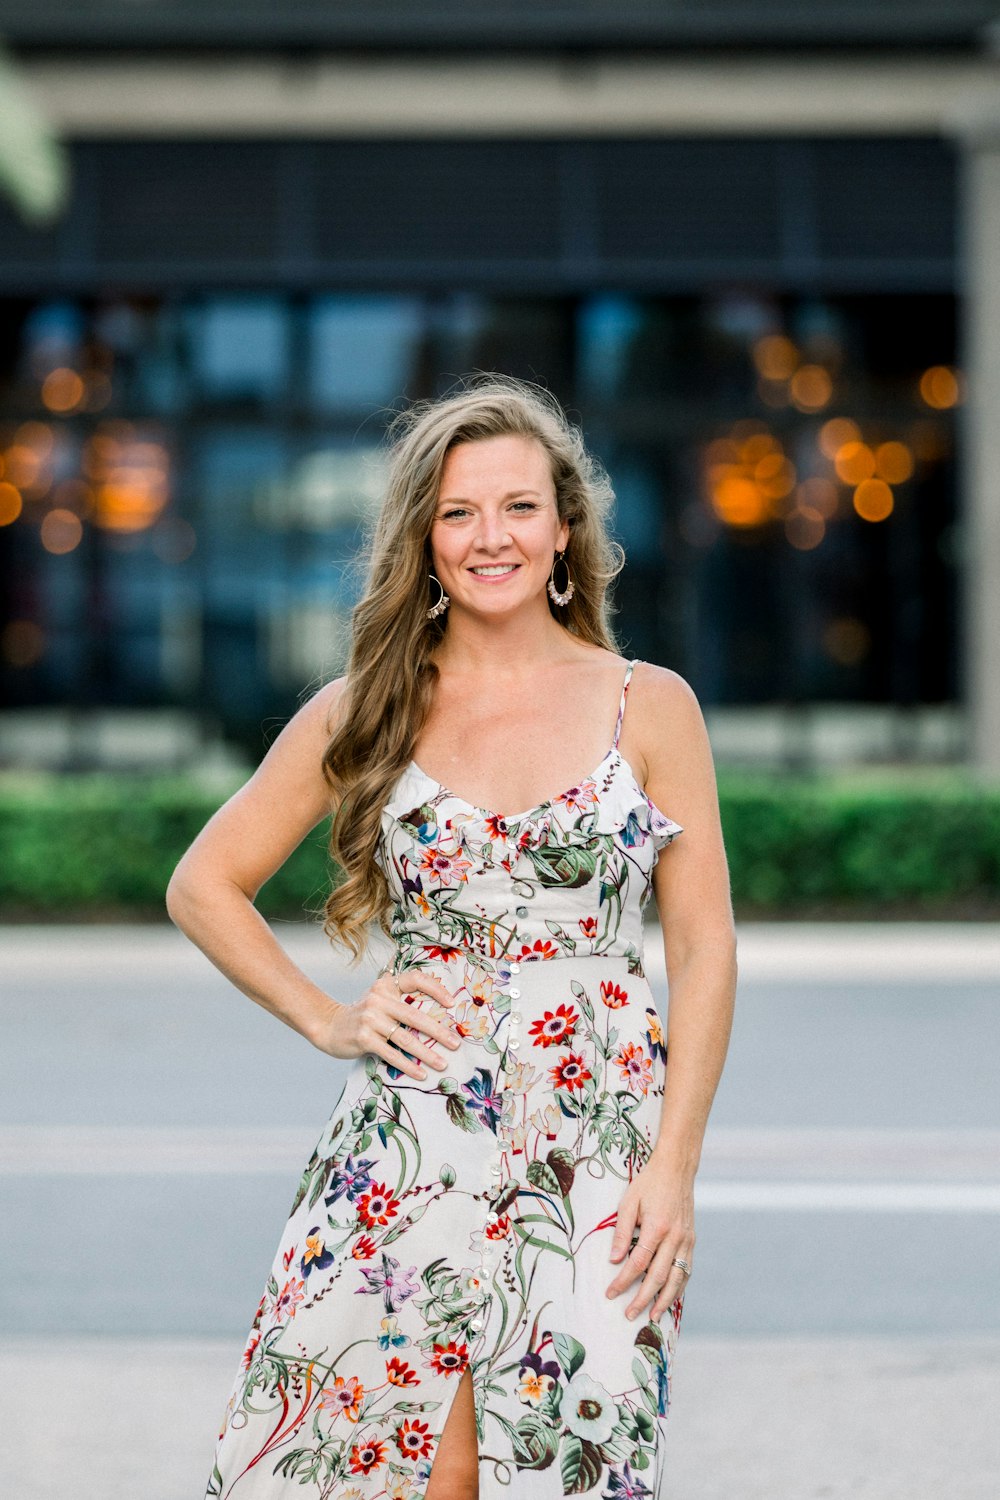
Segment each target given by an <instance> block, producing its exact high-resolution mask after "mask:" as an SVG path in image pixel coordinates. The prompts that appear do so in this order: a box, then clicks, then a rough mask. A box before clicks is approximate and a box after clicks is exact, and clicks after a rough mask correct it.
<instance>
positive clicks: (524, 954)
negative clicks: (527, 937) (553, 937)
mask: <svg viewBox="0 0 1000 1500" xmlns="http://www.w3.org/2000/svg"><path fill="white" fill-rule="evenodd" d="M558 954H559V950H558V948H557V947H556V945H555V943H550V942H549V940H548V938H536V940H535V942H533V943H531V944H530V945H529V944H528V943H525V944H524V946H523V947H522V949H521V951H520V953H518V954H517V955H516V960H517V962H518V963H519V964H526V963H530V962H531V960H532V959H533V958H557V957H558Z"/></svg>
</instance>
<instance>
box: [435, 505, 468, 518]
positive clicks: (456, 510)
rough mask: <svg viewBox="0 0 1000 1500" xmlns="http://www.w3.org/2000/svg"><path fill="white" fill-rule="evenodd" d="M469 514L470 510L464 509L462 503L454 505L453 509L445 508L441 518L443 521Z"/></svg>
mask: <svg viewBox="0 0 1000 1500" xmlns="http://www.w3.org/2000/svg"><path fill="white" fill-rule="evenodd" d="M467 515H468V511H467V510H463V509H462V507H461V506H460V505H456V506H454V507H452V509H451V510H443V511H442V512H441V520H442V521H453V520H454V519H455V518H456V516H467Z"/></svg>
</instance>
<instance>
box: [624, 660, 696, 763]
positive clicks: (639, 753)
mask: <svg viewBox="0 0 1000 1500" xmlns="http://www.w3.org/2000/svg"><path fill="white" fill-rule="evenodd" d="M625 729H626V731H627V736H628V738H627V743H628V744H629V745H630V746H631V747H632V748H633V753H634V755H635V758H636V760H637V761H638V762H639V765H638V766H637V770H639V771H640V772H641V773H642V777H643V780H644V782H645V783H646V785H647V787H649V784H650V782H652V781H660V780H661V779H662V778H663V777H664V776H665V775H666V774H667V772H668V768H670V767H674V768H677V767H678V766H679V764H680V763H681V762H682V761H683V760H684V759H686V758H688V757H690V756H692V755H693V756H695V757H699V756H702V757H703V756H704V755H705V753H706V752H707V751H708V735H707V731H706V728H705V719H704V715H703V713H702V709H701V704H700V703H699V702H698V697H697V694H696V693H695V691H694V689H693V688H692V686H691V684H690V683H689V682H688V681H687V679H686V678H684V677H682V676H681V674H680V673H679V672H675V671H673V669H672V668H670V667H661V666H658V665H657V664H656V663H655V662H648V661H641V662H639V663H638V664H637V665H636V668H635V671H634V672H633V674H632V685H631V687H630V690H629V701H628V712H627V714H626V716H625Z"/></svg>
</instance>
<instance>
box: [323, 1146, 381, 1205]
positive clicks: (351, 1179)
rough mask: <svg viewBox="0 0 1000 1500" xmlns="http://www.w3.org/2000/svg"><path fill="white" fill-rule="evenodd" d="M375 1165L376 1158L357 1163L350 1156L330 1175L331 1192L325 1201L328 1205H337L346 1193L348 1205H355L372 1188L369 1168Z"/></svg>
mask: <svg viewBox="0 0 1000 1500" xmlns="http://www.w3.org/2000/svg"><path fill="white" fill-rule="evenodd" d="M374 1165H375V1160H374V1158H372V1160H371V1161H365V1160H364V1159H362V1160H361V1161H355V1160H354V1157H353V1156H348V1157H347V1158H346V1160H344V1161H342V1162H340V1163H339V1164H338V1165H337V1166H335V1167H334V1169H333V1171H332V1172H331V1173H330V1182H329V1188H330V1191H329V1192H328V1193H327V1195H326V1198H325V1199H324V1200H323V1201H324V1202H325V1203H327V1204H330V1203H335V1202H336V1201H337V1199H338V1198H339V1197H340V1196H341V1194H342V1193H346V1194H347V1201H348V1203H353V1202H354V1200H355V1198H357V1196H358V1194H359V1193H363V1192H364V1191H365V1189H366V1188H368V1187H370V1186H371V1174H370V1172H369V1168H370V1167H373V1166H374Z"/></svg>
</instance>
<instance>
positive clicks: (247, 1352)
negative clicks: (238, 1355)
mask: <svg viewBox="0 0 1000 1500" xmlns="http://www.w3.org/2000/svg"><path fill="white" fill-rule="evenodd" d="M259 1343H260V1333H259V1332H258V1331H257V1330H256V1329H255V1330H254V1332H253V1333H252V1334H251V1335H250V1342H249V1343H248V1344H247V1346H246V1348H245V1349H244V1351H243V1368H244V1370H249V1368H250V1362H251V1360H252V1359H253V1355H254V1350H255V1349H256V1347H257V1345H258V1344H259Z"/></svg>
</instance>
